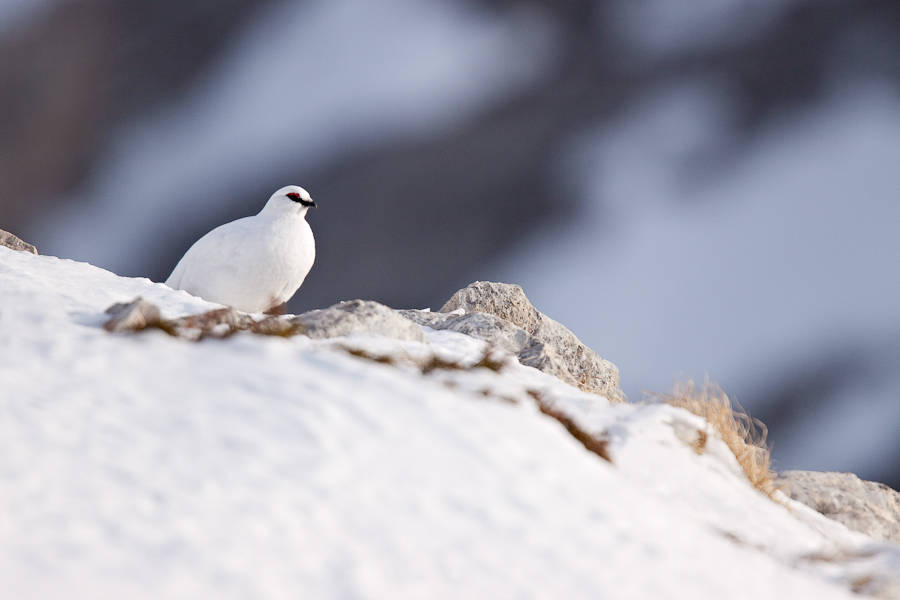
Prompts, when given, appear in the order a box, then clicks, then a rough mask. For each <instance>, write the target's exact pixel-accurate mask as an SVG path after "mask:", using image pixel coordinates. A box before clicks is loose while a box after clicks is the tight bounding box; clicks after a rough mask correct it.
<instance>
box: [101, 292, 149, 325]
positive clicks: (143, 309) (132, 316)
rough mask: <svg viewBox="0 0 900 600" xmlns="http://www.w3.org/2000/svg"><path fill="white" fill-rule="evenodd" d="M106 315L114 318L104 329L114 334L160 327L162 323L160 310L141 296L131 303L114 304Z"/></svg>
mask: <svg viewBox="0 0 900 600" xmlns="http://www.w3.org/2000/svg"><path fill="white" fill-rule="evenodd" d="M106 313H107V314H109V315H112V316H111V318H110V319H109V320H108V321H107V322H106V323H104V325H103V329H105V330H107V331H111V332H113V333H127V332H135V331H141V330H143V329H147V328H148V327H159V325H160V323H161V322H162V316H161V315H160V312H159V308H157V306H156V305H155V304H153V303H152V302H150V301H149V300H144V299H143V298H141V297H140V296H138V297H137V298H135V299H134V300H132V301H131V302H125V303H120V304H113V305H112V306H110V307H109V308H107V309H106Z"/></svg>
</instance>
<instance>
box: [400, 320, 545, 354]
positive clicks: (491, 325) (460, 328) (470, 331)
mask: <svg viewBox="0 0 900 600" xmlns="http://www.w3.org/2000/svg"><path fill="white" fill-rule="evenodd" d="M400 314H401V315H403V316H404V317H406V318H407V319H409V320H411V321H413V322H415V323H418V324H419V325H426V326H428V327H431V328H432V329H439V330H443V329H446V330H448V331H456V332H457V333H463V334H465V335H468V336H470V337H473V338H476V339H479V340H484V341H485V342H487V343H489V344H490V345H492V346H496V347H498V348H500V349H502V350H505V351H507V352H509V353H510V354H516V355H518V354H519V353H520V352H522V351H523V350H524V349H526V348H529V347H531V346H532V345H534V344H536V343H538V342H537V340H536V339H535V338H534V336H531V335H528V332H526V331H525V330H524V329H522V328H521V327H518V326H516V325H513V324H512V323H510V322H509V321H506V320H504V319H501V318H500V317H495V316H494V315H489V314H487V313H480V312H472V313H467V314H464V315H448V314H446V313H433V312H423V311H418V310H404V311H400Z"/></svg>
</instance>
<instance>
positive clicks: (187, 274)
mask: <svg viewBox="0 0 900 600" xmlns="http://www.w3.org/2000/svg"><path fill="white" fill-rule="evenodd" d="M310 206H313V207H315V206H316V203H315V202H313V200H312V198H310V196H309V193H308V192H307V191H306V190H304V189H303V188H301V187H298V186H296V185H289V186H285V187H283V188H281V189H280V190H278V191H277V192H275V193H274V194H272V197H271V198H269V201H268V202H266V205H265V206H264V207H263V209H262V210H261V211H260V212H259V214H257V215H255V216H253V217H244V218H243V219H238V220H237V221H232V222H231V223H226V224H225V225H221V226H219V227H216V228H215V229H213V230H212V231H210V232H209V233H207V234H206V235H204V236H203V237H202V238H200V239H199V240H197V241H196V242H195V243H194V245H193V246H191V247H190V249H188V251H187V252H186V253H185V255H184V256H183V257H182V258H181V260H180V261H178V264H177V265H176V266H175V270H174V271H172V274H171V275H169V278H168V279H167V280H166V285H168V286H169V287H171V288H173V289H176V290H185V291H186V292H188V293H190V294H193V295H195V296H200V297H201V298H203V299H204V300H209V301H210V302H218V303H219V304H227V305H229V306H233V307H234V308H237V309H238V310H243V311H245V312H264V311H267V310H269V309H271V308H274V307H276V306H279V305H280V304H283V303H285V302H287V301H288V300H289V299H290V298H291V296H293V295H294V293H295V292H296V291H297V289H299V288H300V285H301V284H302V283H303V280H304V279H306V275H307V273H309V270H310V269H311V268H312V266H313V262H314V261H315V259H316V241H315V239H314V238H313V233H312V229H310V227H309V223H307V222H306V211H307V210H309V207H310Z"/></svg>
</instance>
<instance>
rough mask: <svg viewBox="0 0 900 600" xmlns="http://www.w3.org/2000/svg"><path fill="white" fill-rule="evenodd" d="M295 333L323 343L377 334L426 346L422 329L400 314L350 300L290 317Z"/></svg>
mask: <svg viewBox="0 0 900 600" xmlns="http://www.w3.org/2000/svg"><path fill="white" fill-rule="evenodd" d="M288 322H289V323H290V324H291V326H292V328H293V331H294V333H302V334H303V335H306V336H308V337H311V338H313V339H317V340H318V339H324V338H333V337H340V336H344V335H349V334H351V333H357V332H360V333H375V334H378V335H383V336H386V337H390V338H394V339H398V340H411V341H414V342H423V343H427V340H426V338H425V334H424V333H423V332H422V329H421V328H420V327H418V326H416V324H415V323H412V322H411V321H409V320H408V319H405V318H404V317H403V316H402V315H401V314H400V313H399V312H398V311H396V310H394V309H392V308H389V307H387V306H385V305H383V304H379V303H378V302H373V301H371V300H350V301H348V302H341V303H340V304H335V305H334V306H330V307H328V308H325V309H322V310H311V311H309V312H305V313H303V314H301V315H297V316H296V317H291V318H290V319H289V320H288Z"/></svg>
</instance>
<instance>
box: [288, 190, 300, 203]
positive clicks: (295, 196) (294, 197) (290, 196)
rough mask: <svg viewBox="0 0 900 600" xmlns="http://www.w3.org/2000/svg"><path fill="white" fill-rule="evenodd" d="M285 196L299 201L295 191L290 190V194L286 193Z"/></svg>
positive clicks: (298, 195)
mask: <svg viewBox="0 0 900 600" xmlns="http://www.w3.org/2000/svg"><path fill="white" fill-rule="evenodd" d="M287 197H288V198H290V199H291V200H293V201H294V202H300V194H298V193H297V192H291V193H290V194H288V195H287Z"/></svg>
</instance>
